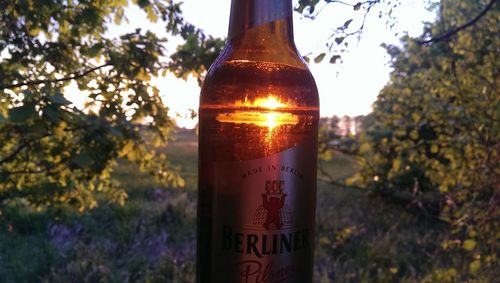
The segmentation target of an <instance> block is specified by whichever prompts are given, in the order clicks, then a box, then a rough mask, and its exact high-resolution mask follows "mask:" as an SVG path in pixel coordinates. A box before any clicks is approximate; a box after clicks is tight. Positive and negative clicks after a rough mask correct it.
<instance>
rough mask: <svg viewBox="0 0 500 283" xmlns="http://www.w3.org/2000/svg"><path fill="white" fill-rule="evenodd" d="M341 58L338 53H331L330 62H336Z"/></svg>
mask: <svg viewBox="0 0 500 283" xmlns="http://www.w3.org/2000/svg"><path fill="white" fill-rule="evenodd" d="M341 58H342V57H341V56H340V55H333V56H332V58H330V64H336V63H337V61H338V60H340V59H341Z"/></svg>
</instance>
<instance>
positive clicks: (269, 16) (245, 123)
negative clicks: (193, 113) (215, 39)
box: [197, 0, 319, 283]
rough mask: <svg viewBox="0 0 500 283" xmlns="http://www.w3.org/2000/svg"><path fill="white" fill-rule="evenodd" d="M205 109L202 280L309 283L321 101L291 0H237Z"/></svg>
mask: <svg viewBox="0 0 500 283" xmlns="http://www.w3.org/2000/svg"><path fill="white" fill-rule="evenodd" d="M199 114H200V116H199V118H200V124H199V125H200V126H199V131H200V135H199V177H198V227H197V228H198V231H197V282H198V283H204V282H217V283H226V282H227V283H237V282H248V283H250V282H252V283H253V282H255V283H257V282H297V283H307V282H311V281H312V270H313V262H312V261H313V246H314V245H313V240H314V215H315V200H316V163H317V136H318V120H319V100H318V93H317V89H316V84H315V82H314V79H313V77H312V75H311V74H310V72H309V70H308V69H307V67H306V65H305V64H304V62H303V60H302V59H301V57H300V56H299V55H298V52H297V50H296V47H295V44H294V42H293V30H292V4H291V0H272V1H271V0H233V1H232V6H231V19H230V26H229V37H228V42H227V44H226V47H225V48H224V51H223V53H222V54H221V55H220V56H219V58H218V59H217V60H216V61H215V63H214V64H213V65H212V66H211V68H210V70H209V71H208V74H207V77H206V79H205V81H204V83H203V87H202V91H201V98H200V110H199Z"/></svg>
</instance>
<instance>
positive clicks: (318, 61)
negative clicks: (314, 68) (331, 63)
mask: <svg viewBox="0 0 500 283" xmlns="http://www.w3.org/2000/svg"><path fill="white" fill-rule="evenodd" d="M325 56H326V53H321V54H319V55H318V56H316V57H315V58H314V63H316V64H318V63H321V61H323V59H324V58H325Z"/></svg>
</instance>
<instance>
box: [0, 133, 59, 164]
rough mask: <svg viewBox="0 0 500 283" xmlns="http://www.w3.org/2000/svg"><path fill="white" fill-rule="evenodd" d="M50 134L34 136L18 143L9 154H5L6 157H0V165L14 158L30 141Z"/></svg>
mask: <svg viewBox="0 0 500 283" xmlns="http://www.w3.org/2000/svg"><path fill="white" fill-rule="evenodd" d="M48 136H50V134H44V135H42V136H39V137H36V138H32V139H29V140H26V141H25V142H23V143H22V144H20V145H19V146H18V147H17V148H16V149H15V150H14V151H13V152H11V153H10V154H9V155H7V156H6V157H4V158H2V159H0V165H2V164H4V163H7V162H9V161H11V160H12V159H14V158H15V157H16V155H18V154H19V153H20V152H21V151H22V150H23V149H24V148H26V147H27V146H28V145H29V144H30V143H32V142H34V141H37V140H41V139H43V138H46V137H48Z"/></svg>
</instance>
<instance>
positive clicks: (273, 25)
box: [228, 0, 294, 46]
mask: <svg viewBox="0 0 500 283" xmlns="http://www.w3.org/2000/svg"><path fill="white" fill-rule="evenodd" d="M245 39H249V40H250V41H253V42H255V41H258V42H260V43H261V46H262V45H267V44H266V43H268V44H277V43H278V44H279V43H280V42H281V43H282V44H283V43H284V44H287V45H291V46H294V43H293V24H292V1H291V0H232V3H231V17H230V22H229V33H228V40H229V41H230V42H235V41H240V40H242V41H246V40H245Z"/></svg>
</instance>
